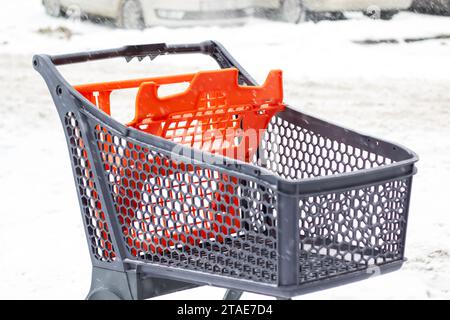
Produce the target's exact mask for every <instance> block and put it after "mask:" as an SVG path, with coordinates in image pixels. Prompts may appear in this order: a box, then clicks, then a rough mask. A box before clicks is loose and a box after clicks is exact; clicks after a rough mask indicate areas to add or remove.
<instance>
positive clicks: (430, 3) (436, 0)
mask: <svg viewBox="0 0 450 320" xmlns="http://www.w3.org/2000/svg"><path fill="white" fill-rule="evenodd" d="M412 9H413V10H414V11H419V12H426V13H438V14H445V15H450V0H414V2H413V5H412Z"/></svg>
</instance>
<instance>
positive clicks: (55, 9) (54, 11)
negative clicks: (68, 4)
mask: <svg viewBox="0 0 450 320" xmlns="http://www.w3.org/2000/svg"><path fill="white" fill-rule="evenodd" d="M42 4H43V5H44V8H45V12H46V13H47V14H48V15H49V16H52V17H59V16H60V15H61V14H62V10H61V3H60V2H59V0H43V1H42Z"/></svg>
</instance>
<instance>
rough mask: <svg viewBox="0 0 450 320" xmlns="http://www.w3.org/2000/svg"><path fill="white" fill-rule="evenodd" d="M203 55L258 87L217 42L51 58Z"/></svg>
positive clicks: (62, 60) (58, 60) (63, 62)
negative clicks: (233, 70) (236, 70)
mask: <svg viewBox="0 0 450 320" xmlns="http://www.w3.org/2000/svg"><path fill="white" fill-rule="evenodd" d="M187 53H202V54H207V55H209V56H211V57H212V58H213V59H214V60H216V62H217V63H218V64H219V66H220V67H221V68H222V69H225V68H236V69H238V70H239V82H240V83H241V84H247V85H252V86H256V85H257V82H256V81H255V80H254V79H253V78H252V77H251V76H250V74H249V73H248V72H247V71H245V70H244V68H242V66H241V65H240V64H239V63H238V62H237V61H236V60H235V59H234V58H233V57H232V56H231V54H230V53H229V52H228V51H227V50H226V49H225V48H224V47H223V46H222V45H221V44H220V43H219V42H217V41H211V40H210V41H205V42H200V43H194V44H174V45H167V44H165V43H154V44H144V45H130V46H124V47H121V48H115V49H106V50H97V51H87V52H78V53H69V54H63V55H55V56H51V57H50V59H51V61H52V62H53V64H54V65H57V66H59V65H66V64H72V63H80V62H88V61H95V60H104V59H111V58H118V57H123V58H125V59H126V60H127V62H129V61H131V60H132V59H133V58H138V59H139V61H142V60H143V59H144V58H145V57H150V59H151V60H154V59H155V58H156V57H158V56H160V55H167V54H187Z"/></svg>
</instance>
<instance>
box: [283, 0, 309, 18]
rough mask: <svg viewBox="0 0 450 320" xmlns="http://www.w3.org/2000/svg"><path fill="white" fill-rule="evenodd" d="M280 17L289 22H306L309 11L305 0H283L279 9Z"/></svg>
mask: <svg viewBox="0 0 450 320" xmlns="http://www.w3.org/2000/svg"><path fill="white" fill-rule="evenodd" d="M279 14H280V18H281V20H283V21H286V22H289V23H301V22H305V21H306V20H307V18H308V12H307V10H306V7H305V5H304V4H303V0H282V1H281V3H280V9H279Z"/></svg>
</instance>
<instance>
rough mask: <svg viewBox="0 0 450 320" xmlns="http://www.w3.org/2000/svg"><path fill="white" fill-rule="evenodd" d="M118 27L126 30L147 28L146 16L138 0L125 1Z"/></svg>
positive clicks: (121, 8)
mask: <svg viewBox="0 0 450 320" xmlns="http://www.w3.org/2000/svg"><path fill="white" fill-rule="evenodd" d="M117 26H118V27H120V28H124V29H139V30H142V29H144V28H145V21H144V14H143V12H142V7H141V3H140V2H139V1H138V0H124V1H122V5H121V7H120V12H119V17H118V19H117Z"/></svg>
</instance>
